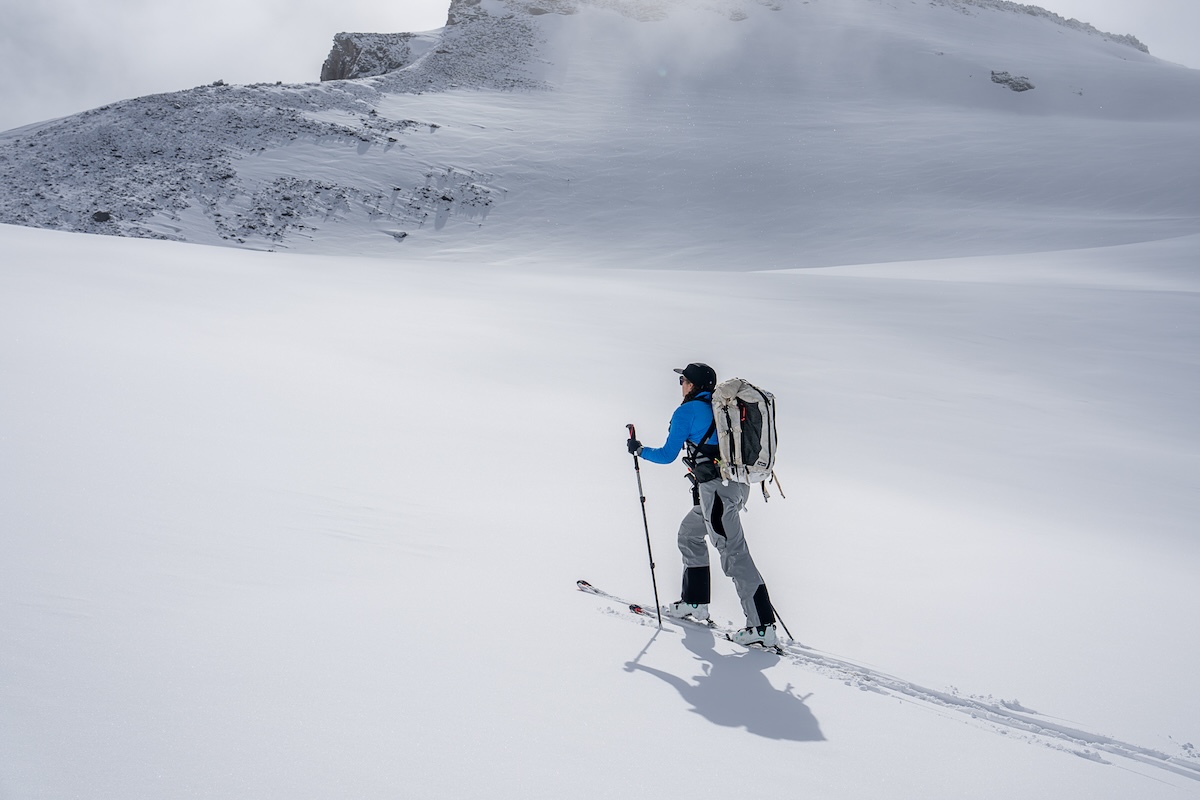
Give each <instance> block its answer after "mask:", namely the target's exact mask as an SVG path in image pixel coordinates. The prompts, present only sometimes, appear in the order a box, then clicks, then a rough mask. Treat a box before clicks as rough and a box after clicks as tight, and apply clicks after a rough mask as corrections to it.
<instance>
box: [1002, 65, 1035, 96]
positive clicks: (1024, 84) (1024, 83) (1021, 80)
mask: <svg viewBox="0 0 1200 800" xmlns="http://www.w3.org/2000/svg"><path fill="white" fill-rule="evenodd" d="M992 83H998V84H1000V85H1001V86H1007V87H1008V88H1010V89H1012V90H1013V91H1014V92H1028V91H1029V90H1030V89H1032V88H1033V83H1032V82H1031V81H1030V80H1029V78H1026V77H1025V76H1024V75H1010V74H1008V73H1007V72H997V71H996V70H992Z"/></svg>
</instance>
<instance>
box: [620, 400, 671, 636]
mask: <svg viewBox="0 0 1200 800" xmlns="http://www.w3.org/2000/svg"><path fill="white" fill-rule="evenodd" d="M625 427H626V428H628V429H629V441H633V440H635V439H637V429H635V428H634V427H633V423H630V424H628V425H626V426H625ZM633 471H634V474H636V475H637V485H638V498H639V499H640V500H641V503H642V527H644V528H645V529H646V554H647V555H648V556H650V583H651V585H653V586H654V611H655V612H656V613H657V614H658V627H660V628H661V627H662V606H661V605H659V602H658V580H657V579H656V578H655V577H654V550H653V549H651V547H650V523H649V522H648V521H647V520H646V493H645V492H644V491H643V490H642V467H641V465H640V464H639V463H638V457H637V453H634V454H633Z"/></svg>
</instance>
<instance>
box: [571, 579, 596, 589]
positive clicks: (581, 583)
mask: <svg viewBox="0 0 1200 800" xmlns="http://www.w3.org/2000/svg"><path fill="white" fill-rule="evenodd" d="M575 585H576V586H578V587H579V588H580V589H591V588H592V585H591V584H590V583H588V582H587V581H585V580H583V579H580V580H577V581H575Z"/></svg>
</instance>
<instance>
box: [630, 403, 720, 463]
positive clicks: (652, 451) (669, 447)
mask: <svg viewBox="0 0 1200 800" xmlns="http://www.w3.org/2000/svg"><path fill="white" fill-rule="evenodd" d="M712 424H713V412H712V392H700V394H698V395H696V397H695V399H693V400H689V401H687V402H686V403H683V404H681V405H680V406H679V408H677V409H675V413H674V414H672V415H671V428H670V430H669V431H668V432H667V443H666V444H664V445H663V446H662V447H643V448H642V458H644V459H646V460H647V461H649V462H651V463H654V464H670V463H671V462H672V461H674V460H675V459H676V458H678V457H679V451H680V450H682V449H683V443H684V442H694V443H695V444H705V442H702V441H700V439H701V437H703V436H704V434H705V433H707V432H708V429H709V427H710V426H711V425H712ZM716 443H717V433H716V431H715V430H714V431H713V434H712V436H710V437H709V438H708V441H707V444H716Z"/></svg>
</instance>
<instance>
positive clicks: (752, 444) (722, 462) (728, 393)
mask: <svg viewBox="0 0 1200 800" xmlns="http://www.w3.org/2000/svg"><path fill="white" fill-rule="evenodd" d="M712 407H713V424H714V425H715V426H716V432H717V440H718V443H719V446H720V448H721V455H720V456H719V460H718V462H717V463H718V465H719V466H720V469H721V479H722V480H724V481H734V482H735V483H762V485H763V486H762V490H763V497H764V498H766V497H769V495H768V494H767V483H771V482H774V483H775V486H776V488H779V482H778V480H776V479H775V451H776V449H777V448H778V445H779V442H778V435H777V434H776V431H775V395H773V394H771V393H770V392H765V391H763V390H762V389H759V388H758V387H757V386H755V385H754V384H752V383H750V382H749V381H746V380H742V379H741V378H730V379H729V380H727V381H722V382H721V383H719V384H717V386H716V388H715V389H713V393H712ZM779 494H780V495H781V496H784V495H783V490H782V489H780V490H779Z"/></svg>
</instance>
